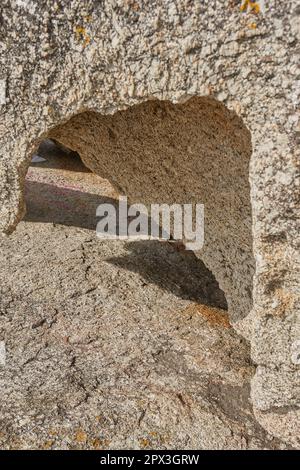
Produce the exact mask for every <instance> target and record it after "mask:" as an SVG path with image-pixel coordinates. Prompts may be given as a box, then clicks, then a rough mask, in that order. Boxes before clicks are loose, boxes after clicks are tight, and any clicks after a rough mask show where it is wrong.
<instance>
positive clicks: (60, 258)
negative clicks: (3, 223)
mask: <svg viewBox="0 0 300 470" xmlns="http://www.w3.org/2000/svg"><path fill="white" fill-rule="evenodd" d="M39 153H42V155H43V156H45V157H46V158H47V161H46V162H43V163H40V164H32V165H31V167H30V169H29V171H28V173H27V178H26V204H27V214H26V218H25V221H23V222H21V223H20V224H19V226H18V227H17V230H16V232H15V233H13V234H12V235H11V236H10V237H9V238H7V239H1V243H0V246H1V252H0V253H1V255H0V276H1V278H2V279H3V281H2V284H1V301H0V338H1V339H4V340H5V343H6V351H7V358H6V365H5V367H0V394H1V403H0V430H1V431H0V447H1V448H2V449H3V448H4V449H20V448H22V449H23V448H27V449H28V448H29V449H32V448H34V449H36V448H42V449H61V448H63V449H102V448H105V449H115V448H117V449H118V448H120V449H127V448H138V449H148V448H154V449H170V448H172V449H181V448H183V449H190V448H193V449H285V448H287V446H286V445H285V444H284V442H282V441H280V440H278V439H274V438H272V436H271V435H270V434H268V433H267V432H266V431H265V430H264V429H263V428H262V427H261V426H260V425H259V424H258V422H257V421H256V419H255V416H254V414H253V411H252V406H251V401H250V379H251V377H252V375H253V372H254V367H253V365H252V364H251V362H250V351H249V345H248V344H247V343H246V342H245V341H244V340H243V339H242V338H241V337H240V336H238V335H237V334H236V332H235V331H234V329H233V328H232V327H231V326H230V323H229V321H228V314H227V312H226V311H225V310H221V309H220V307H221V308H223V309H224V307H225V306H226V302H225V299H224V294H223V293H222V291H221V290H220V289H219V288H218V285H217V283H216V282H215V280H214V279H213V277H212V275H211V273H210V272H209V271H208V270H207V268H206V267H205V266H204V264H203V263H202V262H201V261H200V260H199V259H197V258H196V256H195V255H194V254H193V253H187V252H182V251H177V249H176V246H177V245H176V244H174V243H172V244H170V243H158V242H155V241H152V242H148V241H140V242H123V241H122V242H117V241H110V240H102V241H101V242H100V241H99V240H97V239H96V238H95V236H94V229H95V224H96V218H95V210H94V209H95V208H96V206H97V204H99V203H100V202H104V201H105V202H114V203H117V201H116V200H115V197H116V193H115V192H114V191H113V190H112V188H111V186H110V185H108V184H107V181H105V180H101V179H100V178H99V177H97V176H95V175H93V174H92V173H87V172H86V170H85V171H84V172H83V170H84V167H83V165H82V164H81V165H80V160H79V161H78V159H77V160H76V159H75V158H66V157H65V156H63V155H61V154H59V155H58V154H57V151H55V150H54V151H53V150H52V151H51V153H49V150H47V152H45V146H43V149H40V150H39ZM41 266H44V268H43V269H41ZM24 279H26V282H24ZM204 303H205V304H206V305H205V304H204Z"/></svg>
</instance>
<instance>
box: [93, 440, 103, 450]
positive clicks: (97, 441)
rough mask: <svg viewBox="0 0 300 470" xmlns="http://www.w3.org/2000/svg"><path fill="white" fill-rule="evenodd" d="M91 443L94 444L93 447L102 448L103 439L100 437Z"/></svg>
mask: <svg viewBox="0 0 300 470" xmlns="http://www.w3.org/2000/svg"><path fill="white" fill-rule="evenodd" d="M91 444H92V447H93V449H95V450H100V449H102V441H100V439H98V438H96V439H93V440H92V442H91Z"/></svg>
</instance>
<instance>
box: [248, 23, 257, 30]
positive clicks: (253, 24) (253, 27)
mask: <svg viewBox="0 0 300 470" xmlns="http://www.w3.org/2000/svg"><path fill="white" fill-rule="evenodd" d="M249 28H250V29H256V28H257V24H256V23H250V24H249Z"/></svg>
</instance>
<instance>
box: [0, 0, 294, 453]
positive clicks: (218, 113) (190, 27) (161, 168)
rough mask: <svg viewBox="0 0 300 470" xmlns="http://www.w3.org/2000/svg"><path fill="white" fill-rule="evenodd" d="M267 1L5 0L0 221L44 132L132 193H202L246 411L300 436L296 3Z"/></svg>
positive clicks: (281, 433)
mask: <svg viewBox="0 0 300 470" xmlns="http://www.w3.org/2000/svg"><path fill="white" fill-rule="evenodd" d="M260 3H261V2H257V4H258V5H259V4H260ZM264 4H265V5H264V12H262V11H260V12H257V13H255V12H254V10H253V11H250V9H248V10H247V11H245V12H242V11H241V9H240V5H241V2H239V1H235V0H232V1H230V0H228V1H223V0H222V1H221V0H220V1H204V2H199V1H188V0H187V1H183V0H165V1H161V2H157V1H156V2H154V1H130V0H127V1H126V0H122V1H117V0H116V1H103V2H93V1H79V0H71V1H39V2H37V1H29V0H28V1H26V0H23V1H21V0H16V1H7V0H2V2H1V6H0V67H1V68H0V86H1V92H0V103H1V105H0V113H1V121H0V162H1V164H0V202H1V219H0V223H1V228H2V231H3V232H5V233H9V232H11V231H12V230H13V229H14V228H15V226H16V224H17V223H18V221H19V220H20V219H21V218H22V216H23V214H24V199H23V188H24V179H25V175H26V172H27V169H28V166H29V163H30V159H31V155H32V153H33V151H34V150H35V149H36V148H37V146H38V144H39V142H40V141H41V140H42V139H44V138H45V137H49V136H53V137H55V138H56V139H57V140H58V141H60V142H61V143H62V144H66V145H68V146H69V147H70V148H72V149H74V150H78V151H79V153H81V154H82V155H81V156H82V159H83V160H84V162H85V163H86V165H87V166H89V167H90V168H91V169H92V170H93V171H94V172H96V173H98V174H100V176H104V177H109V179H110V180H111V182H112V183H113V184H114V186H115V187H116V188H117V189H120V190H121V191H125V192H127V193H128V194H129V196H130V198H131V199H133V200H140V202H143V201H145V202H149V201H150V199H151V197H150V196H151V195H153V194H154V195H159V196H160V197H162V198H168V199H169V200H170V199H172V198H174V199H180V200H183V199H185V198H186V197H192V198H193V200H198V199H200V201H199V202H203V201H201V197H202V196H203V197H204V196H205V201H204V202H205V204H206V205H207V212H206V218H207V221H208V230H207V238H206V245H205V246H204V248H203V250H202V252H201V253H199V254H197V255H198V256H200V257H201V258H203V260H204V261H205V263H206V264H207V266H208V267H209V268H210V269H211V270H212V272H213V273H214V274H215V276H216V278H217V280H218V282H219V283H220V286H221V287H222V288H223V290H224V291H225V295H226V297H227V300H228V304H229V311H230V315H231V321H232V323H233V325H234V326H235V328H236V329H237V331H238V332H240V333H242V334H243V335H244V336H245V337H247V339H249V340H250V342H251V356H252V360H253V362H254V363H255V365H256V372H255V375H254V377H253V379H252V385H251V396H252V403H253V408H254V412H255V414H256V417H257V419H258V420H259V422H260V423H261V424H262V426H263V427H264V428H265V429H266V430H267V431H268V432H270V433H271V434H273V435H274V436H277V437H279V438H281V439H283V440H285V441H286V442H287V443H289V444H292V445H294V446H299V435H300V432H299V426H300V425H299V395H300V392H299V360H298V359H299V358H298V357H297V354H295V352H294V349H295V344H298V343H297V341H299V333H300V332H299V330H300V324H299V323H300V320H299V277H300V276H299V199H300V198H299V146H298V147H297V143H299V133H300V129H299V108H298V105H299V28H300V8H299V4H298V2H297V1H296V0H291V1H286V2H282V1H279V0H277V1H276V0H275V1H273V2H271V1H266V2H264ZM258 9H259V8H257V10H258ZM191 97H193V98H192V100H190V101H189V99H190V98H191ZM154 100H155V102H154ZM159 101H160V102H162V101H163V103H159ZM165 101H168V103H165ZM176 103H179V104H177V105H176ZM120 110H123V111H120ZM108 114H109V115H113V116H106V115H108ZM143 115H144V117H145V119H144V120H142V119H141V118H143ZM175 134H176V135H177V137H178V140H176V139H175ZM129 137H130V138H129ZM135 138H136V139H135ZM143 139H144V145H142V142H143ZM158 141H159V145H157V143H158ZM135 142H136V147H135ZM172 146H173V147H172ZM127 157H128V158H127ZM120 161H121V162H122V171H120V166H119V165H120ZM146 166H147V168H144V167H146ZM144 170H147V171H144ZM155 175H156V176H157V177H155ZM189 175H192V176H191V177H190V176H189ZM189 181H190V184H189V183H188V182H189ZM197 182H198V186H197ZM203 183H205V188H206V190H204V189H203ZM169 200H167V201H166V202H169ZM163 202H164V201H163ZM184 202H189V201H184ZM220 214H222V216H220ZM220 217H221V220H220ZM252 279H253V281H252Z"/></svg>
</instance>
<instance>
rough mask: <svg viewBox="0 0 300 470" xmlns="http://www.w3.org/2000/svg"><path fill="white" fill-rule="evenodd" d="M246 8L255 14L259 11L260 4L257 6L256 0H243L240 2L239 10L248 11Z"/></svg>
mask: <svg viewBox="0 0 300 470" xmlns="http://www.w3.org/2000/svg"><path fill="white" fill-rule="evenodd" d="M248 9H249V10H250V13H254V14H256V15H257V14H258V13H260V6H259V3H258V2H257V1H253V0H244V2H243V3H242V5H241V7H240V10H241V11H242V12H246V11H248Z"/></svg>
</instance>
